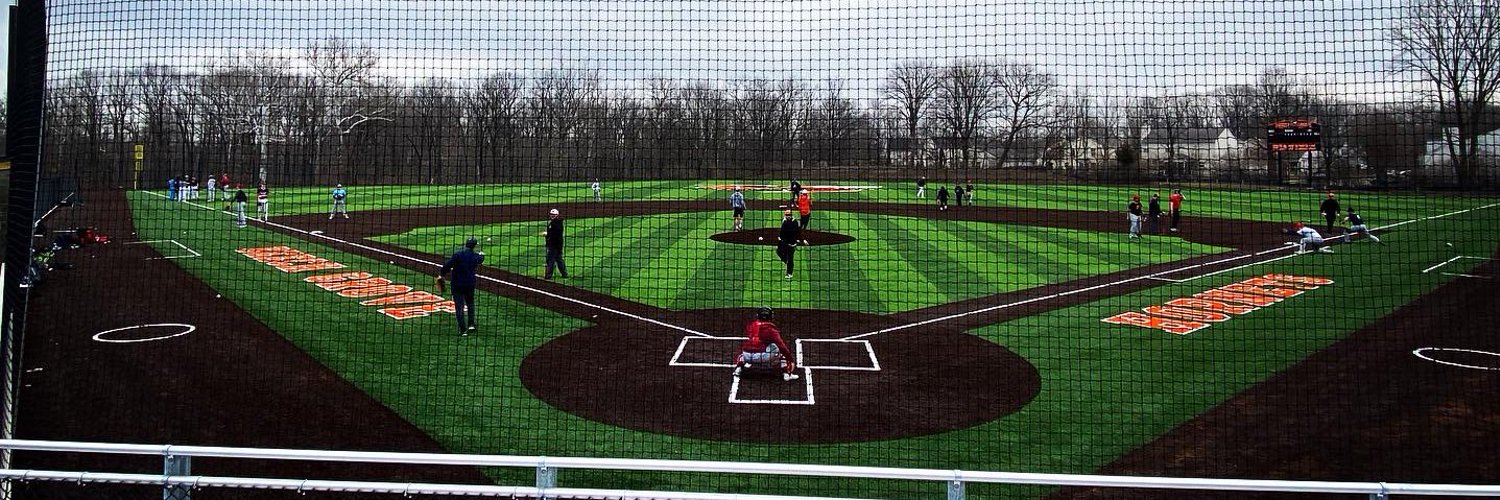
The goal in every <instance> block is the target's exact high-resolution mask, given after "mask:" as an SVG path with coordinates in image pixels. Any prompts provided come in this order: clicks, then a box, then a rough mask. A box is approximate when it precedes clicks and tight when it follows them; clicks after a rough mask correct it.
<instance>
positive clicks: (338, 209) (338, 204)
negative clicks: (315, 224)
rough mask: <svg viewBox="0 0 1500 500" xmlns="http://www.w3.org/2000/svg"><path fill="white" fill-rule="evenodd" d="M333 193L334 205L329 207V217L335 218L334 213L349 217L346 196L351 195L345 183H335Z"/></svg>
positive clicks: (330, 218)
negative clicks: (345, 203)
mask: <svg viewBox="0 0 1500 500" xmlns="http://www.w3.org/2000/svg"><path fill="white" fill-rule="evenodd" d="M332 194H333V206H332V207H330V208H329V209H328V219H329V220H333V214H334V213H338V214H339V215H343V216H344V218H345V219H348V218H349V211H348V209H346V208H345V207H344V198H347V197H349V191H348V190H346V189H344V185H343V184H334V185H333V193H332Z"/></svg>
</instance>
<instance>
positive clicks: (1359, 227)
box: [1344, 207, 1385, 245]
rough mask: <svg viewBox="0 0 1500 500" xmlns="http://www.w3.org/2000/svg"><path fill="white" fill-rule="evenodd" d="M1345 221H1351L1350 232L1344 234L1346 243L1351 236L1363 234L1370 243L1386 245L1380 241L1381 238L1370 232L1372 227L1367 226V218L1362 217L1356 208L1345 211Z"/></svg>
mask: <svg viewBox="0 0 1500 500" xmlns="http://www.w3.org/2000/svg"><path fill="white" fill-rule="evenodd" d="M1344 220H1346V221H1349V230H1348V231H1345V232H1344V243H1348V242H1349V236H1350V235H1354V234H1363V235H1365V237H1366V238H1369V239H1370V241H1373V242H1376V243H1379V244H1381V245H1384V244H1385V242H1383V241H1380V238H1378V237H1376V236H1375V233H1372V232H1370V227H1369V226H1366V225H1365V218H1364V217H1361V216H1360V215H1359V212H1355V211H1354V207H1349V210H1346V211H1344Z"/></svg>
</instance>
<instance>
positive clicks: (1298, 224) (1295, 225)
mask: <svg viewBox="0 0 1500 500" xmlns="http://www.w3.org/2000/svg"><path fill="white" fill-rule="evenodd" d="M1292 229H1302V223H1301V222H1293V223H1292Z"/></svg>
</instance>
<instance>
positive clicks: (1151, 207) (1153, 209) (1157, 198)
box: [1146, 193, 1162, 234]
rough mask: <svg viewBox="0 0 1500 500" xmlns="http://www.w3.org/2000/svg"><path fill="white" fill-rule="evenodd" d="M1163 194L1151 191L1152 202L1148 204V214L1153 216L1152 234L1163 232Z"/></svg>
mask: <svg viewBox="0 0 1500 500" xmlns="http://www.w3.org/2000/svg"><path fill="white" fill-rule="evenodd" d="M1161 214H1162V211H1161V195H1158V194H1156V193H1151V203H1149V204H1147V205H1146V215H1147V216H1148V217H1150V218H1151V234H1161Z"/></svg>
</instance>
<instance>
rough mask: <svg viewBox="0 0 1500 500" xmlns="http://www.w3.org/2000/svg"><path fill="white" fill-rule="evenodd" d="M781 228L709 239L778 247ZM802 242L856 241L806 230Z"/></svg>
mask: <svg viewBox="0 0 1500 500" xmlns="http://www.w3.org/2000/svg"><path fill="white" fill-rule="evenodd" d="M778 230H779V228H774V227H766V228H761V229H746V230H744V231H730V232H727V233H719V234H715V235H713V236H709V237H708V238H709V239H711V240H714V241H718V242H722V243H736V244H740V245H771V246H775V245H776V233H778V232H779V231H778ZM802 240H803V241H804V242H805V243H803V242H798V244H799V245H802V246H819V245H840V244H844V243H848V242H851V241H854V237H853V236H848V235H843V234H839V233H827V232H823V231H813V230H810V229H809V230H804V231H802Z"/></svg>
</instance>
